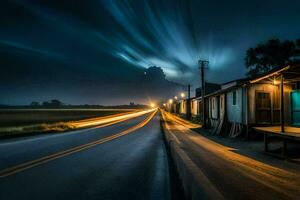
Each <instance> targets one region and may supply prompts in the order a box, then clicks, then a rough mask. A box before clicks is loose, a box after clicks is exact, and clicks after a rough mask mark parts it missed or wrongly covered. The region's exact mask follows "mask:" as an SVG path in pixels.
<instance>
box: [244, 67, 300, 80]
mask: <svg viewBox="0 0 300 200" xmlns="http://www.w3.org/2000/svg"><path fill="white" fill-rule="evenodd" d="M280 75H283V76H284V80H285V82H297V81H300V62H298V63H293V64H290V65H286V66H279V67H276V68H275V69H273V70H271V71H270V72H266V73H264V74H262V75H260V76H258V77H256V78H254V79H252V80H250V81H249V83H250V84H253V83H258V82H261V81H265V80H268V79H272V78H273V79H275V78H277V77H278V76H280Z"/></svg>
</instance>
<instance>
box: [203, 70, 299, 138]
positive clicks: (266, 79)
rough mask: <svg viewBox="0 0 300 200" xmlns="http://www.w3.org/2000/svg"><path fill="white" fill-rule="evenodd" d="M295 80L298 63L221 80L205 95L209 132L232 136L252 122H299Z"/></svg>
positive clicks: (261, 124)
mask: <svg viewBox="0 0 300 200" xmlns="http://www.w3.org/2000/svg"><path fill="white" fill-rule="evenodd" d="M281 78H282V81H280V80H281ZM299 81H300V68H299V65H290V66H287V67H279V68H275V69H274V70H272V71H270V72H268V73H265V74H262V75H260V76H257V77H256V78H253V79H240V80H235V81H231V82H228V83H225V84H223V85H222V86H221V89H220V90H219V91H216V92H214V93H212V94H209V95H206V96H205V98H206V99H207V101H206V102H207V104H206V107H208V115H207V118H208V121H209V125H210V126H211V127H212V128H213V129H212V130H213V131H212V132H213V133H216V134H222V133H224V132H227V133H228V134H229V135H230V136H232V137H235V136H238V135H240V134H242V133H243V132H247V133H248V130H249V128H251V127H254V126H268V125H269V126H270V125H271V126H275V125H280V124H281V125H283V124H288V125H294V126H297V125H299V124H300V109H299V108H300V90H299V89H300V88H299ZM282 91H283V92H282Z"/></svg>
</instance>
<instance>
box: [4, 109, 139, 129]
mask: <svg viewBox="0 0 300 200" xmlns="http://www.w3.org/2000/svg"><path fill="white" fill-rule="evenodd" d="M130 111H133V110H130V109H123V110H122V109H118V110H117V109H0V127H11V126H25V125H33V124H42V123H47V124H48V123H55V122H66V121H76V120H82V119H88V118H93V117H103V116H108V115H113V114H118V113H124V112H130Z"/></svg>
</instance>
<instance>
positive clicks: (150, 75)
mask: <svg viewBox="0 0 300 200" xmlns="http://www.w3.org/2000/svg"><path fill="white" fill-rule="evenodd" d="M145 75H146V78H147V79H148V80H155V81H163V80H165V79H166V75H165V73H164V71H163V70H162V69H161V68H160V67H156V66H152V67H149V68H148V69H147V70H146V72H145Z"/></svg>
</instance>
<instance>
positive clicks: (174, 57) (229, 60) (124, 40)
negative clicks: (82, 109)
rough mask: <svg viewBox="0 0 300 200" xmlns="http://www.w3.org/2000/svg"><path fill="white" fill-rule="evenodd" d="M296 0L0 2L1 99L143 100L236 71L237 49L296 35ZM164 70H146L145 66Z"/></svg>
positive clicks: (240, 63) (299, 19)
mask: <svg viewBox="0 0 300 200" xmlns="http://www.w3.org/2000/svg"><path fill="white" fill-rule="evenodd" d="M299 8H300V1H299V0H285V1H279V0H278V1H277V0H264V1H262V0H248V1H246V0H245V1H241V0H238V1H221V0H220V1H215V0H207V1H205V0H201V1H200V0H198V1H197V0H185V1H184V0H182V1H177V0H169V1H168V0H153V1H150V0H149V1H146V0H135V1H125V0H116V1H112V0H102V1H101V0H97V1H93V0H90V1H88V0H86V1H83V0H82V1H78V0H69V1H65V0H56V1H55V0H51V1H50V0H48V1H46V0H40V1H28V0H27V1H26V0H19V1H18V0H11V1H1V3H0V66H1V73H0V104H11V105H13V104H29V103H30V102H31V101H45V100H50V99H60V100H61V101H63V102H65V103H70V104H103V105H114V104H128V103H129V102H130V101H134V102H136V103H147V102H149V101H152V100H155V99H160V98H168V97H170V96H172V95H175V94H176V93H178V92H179V91H181V90H183V86H181V85H186V84H188V83H190V84H192V86H193V89H194V88H196V87H197V86H198V85H199V71H198V67H197V60H198V59H208V60H209V61H210V66H209V69H208V70H207V81H210V82H217V83H222V82H226V81H230V80H232V79H236V78H241V77H243V76H244V74H245V67H244V57H245V51H246V50H247V49H248V48H249V47H252V46H256V45H257V44H258V43H261V42H264V41H266V40H268V39H271V38H279V39H282V40H285V39H291V40H294V39H296V38H299V37H300V12H299ZM153 65H155V66H158V67H161V68H162V69H163V70H164V72H165V74H166V79H167V80H165V79H164V77H159V78H155V77H148V76H149V75H148V74H147V73H145V71H146V70H147V68H148V67H150V66H153Z"/></svg>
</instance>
